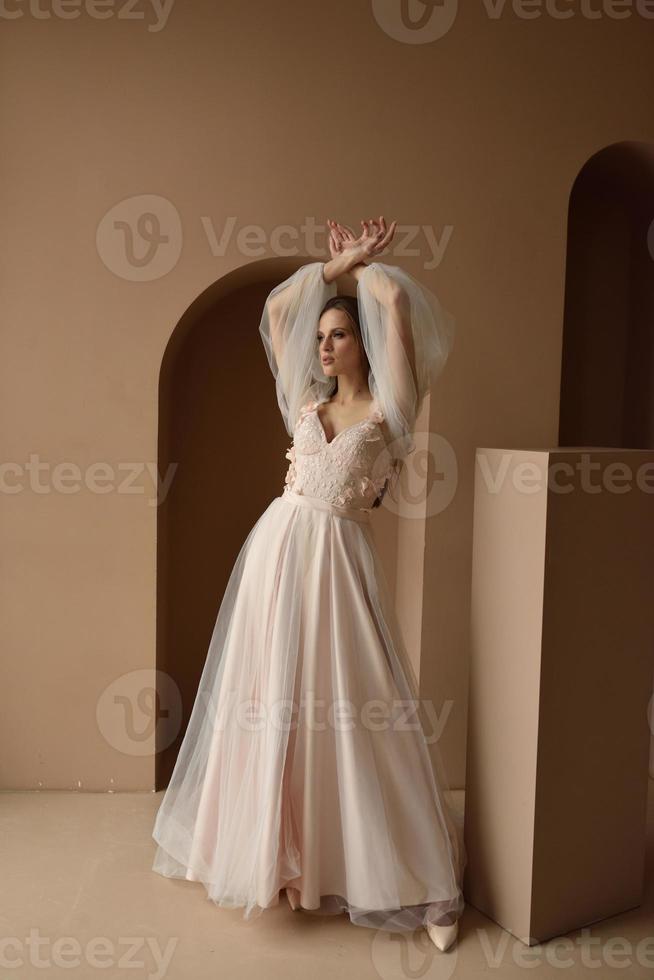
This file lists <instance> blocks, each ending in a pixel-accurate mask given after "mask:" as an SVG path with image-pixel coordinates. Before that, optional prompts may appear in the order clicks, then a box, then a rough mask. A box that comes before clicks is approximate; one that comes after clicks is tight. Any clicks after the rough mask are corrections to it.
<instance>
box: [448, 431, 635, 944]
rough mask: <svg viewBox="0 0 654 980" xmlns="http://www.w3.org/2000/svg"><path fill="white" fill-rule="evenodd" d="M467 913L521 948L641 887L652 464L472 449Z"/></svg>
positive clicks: (573, 452) (608, 455)
mask: <svg viewBox="0 0 654 980" xmlns="http://www.w3.org/2000/svg"><path fill="white" fill-rule="evenodd" d="M471 610H472V613H471V664H470V701H469V715H468V718H469V728H468V760H467V773H466V801H465V842H466V849H467V855H468V865H467V868H466V876H465V880H464V890H465V895H466V900H467V901H468V902H469V903H470V904H471V905H473V906H475V907H476V908H478V909H479V910H481V911H482V912H484V913H485V914H486V915H488V916H490V917H491V918H492V919H493V920H495V921H496V922H497V923H499V924H500V925H501V926H502V927H503V928H504V929H506V930H508V931H509V932H511V933H512V934H513V935H515V936H516V937H518V938H519V939H521V940H522V941H523V942H525V943H527V944H529V945H532V944H534V943H536V942H544V941H545V940H547V939H550V938H552V937H554V936H559V935H562V934H564V933H566V932H569V931H571V930H574V929H577V928H580V927H582V926H584V925H588V924H590V923H592V922H597V921H599V920H601V919H604V918H606V917H607V916H611V915H615V914H617V913H620V912H623V911H626V910H628V909H632V908H634V907H636V906H638V905H639V904H640V902H641V897H642V893H643V879H644V857H645V827H646V797H647V780H648V756H649V747H650V731H649V727H648V718H647V709H648V702H649V699H650V697H651V693H652V670H653V668H654V452H651V451H640V450H626V449H604V448H595V447H588V448H585V447H575V448H556V449H550V450H547V449H545V450H538V449H535V450H519V451H515V450H504V449H478V450H477V454H476V472H475V500H474V532H473V569H472V607H471Z"/></svg>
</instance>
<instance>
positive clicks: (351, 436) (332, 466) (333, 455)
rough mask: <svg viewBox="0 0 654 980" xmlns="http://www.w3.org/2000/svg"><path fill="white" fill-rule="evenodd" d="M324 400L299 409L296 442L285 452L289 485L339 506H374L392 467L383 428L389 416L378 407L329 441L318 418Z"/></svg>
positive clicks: (288, 487) (297, 491) (295, 490)
mask: <svg viewBox="0 0 654 980" xmlns="http://www.w3.org/2000/svg"><path fill="white" fill-rule="evenodd" d="M324 400H326V399H323V401H324ZM320 404H321V400H320V399H318V400H317V401H311V402H308V403H306V404H305V405H303V406H302V408H301V409H300V414H299V417H298V422H297V425H296V426H295V430H294V433H293V444H292V445H291V446H290V447H289V449H288V450H287V452H286V458H287V459H288V460H290V465H289V467H288V470H287V473H286V479H285V488H286V489H289V490H292V491H294V492H295V493H300V494H306V495H307V496H310V497H319V498H321V499H322V500H327V501H329V502H330V503H332V504H335V505H336V506H338V507H355V508H357V509H369V508H370V507H372V505H373V503H374V501H375V499H376V498H377V497H378V496H379V494H380V493H381V492H382V490H383V488H384V484H385V483H386V480H387V478H389V477H390V476H391V473H392V470H393V461H392V459H391V456H390V453H389V451H388V447H387V445H386V441H385V439H384V435H383V432H382V428H381V423H382V422H383V420H384V416H383V414H382V412H381V411H379V409H378V408H376V407H374V408H373V410H372V411H371V412H370V413H369V415H368V416H367V417H366V418H365V419H362V420H361V421H359V422H355V423H354V425H350V426H348V427H347V428H346V429H342V430H341V432H339V433H337V435H335V436H334V438H333V439H332V440H331V442H328V441H327V436H326V435H325V430H324V428H323V425H322V422H321V420H320V418H319V416H318V406H319V405H320ZM374 405H375V402H373V406H374Z"/></svg>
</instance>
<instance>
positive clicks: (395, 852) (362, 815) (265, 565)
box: [152, 491, 466, 932]
mask: <svg viewBox="0 0 654 980" xmlns="http://www.w3.org/2000/svg"><path fill="white" fill-rule="evenodd" d="M417 709H418V692H417V685H416V679H415V675H414V673H413V670H412V667H411V664H410V661H409V658H408V655H407V653H406V650H405V648H404V646H403V642H402V638H401V634H400V629H399V625H398V622H397V620H396V618H395V613H394V609H393V603H392V599H391V595H390V591H389V588H388V585H387V582H386V580H385V578H384V573H383V569H382V567H381V564H380V560H379V557H378V553H377V551H376V548H375V544H374V538H373V536H372V530H371V525H370V521H369V515H368V513H367V512H362V511H355V510H352V509H347V510H346V509H343V508H339V507H336V506H334V505H332V504H330V503H328V502H326V501H323V500H320V499H317V498H311V497H305V496H303V495H298V494H295V493H292V492H290V491H285V492H284V493H283V494H282V495H281V496H280V497H276V498H275V499H274V500H273V501H272V502H271V504H270V505H269V507H268V508H267V509H266V510H265V512H264V513H263V514H262V515H261V517H260V518H259V519H258V521H257V522H256V524H255V525H254V527H253V528H252V530H251V531H250V533H249V534H248V536H247V538H246V540H245V542H244V544H243V546H242V548H241V551H240V553H239V555H238V557H237V560H236V562H235V565H234V568H233V570H232V573H231V576H230V579H229V582H228V585H227V588H226V591H225V594H224V596H223V600H222V603H221V606H220V609H219V612H218V616H217V619H216V624H215V627H214V631H213V634H212V637H211V642H210V646H209V651H208V654H207V659H206V662H205V666H204V669H203V673H202V676H201V679H200V685H199V689H198V693H197V696H196V700H195V703H194V706H193V711H192V714H191V717H190V721H189V724H188V727H187V730H186V733H185V736H184V739H183V742H182V746H181V749H180V751H179V754H178V757H177V761H176V765H175V768H174V771H173V774H172V777H171V780H170V783H169V785H168V788H167V790H166V792H165V794H164V797H163V800H162V803H161V806H160V808H159V810H158V813H157V817H156V821H155V824H154V828H153V834H152V836H153V837H154V839H155V841H156V842H157V845H158V846H157V850H156V855H155V860H154V864H153V870H154V871H156V872H158V873H159V874H162V875H165V876H166V877H179V878H185V879H188V880H190V881H200V882H202V883H203V885H204V886H205V888H206V891H207V894H208V897H209V898H210V899H211V900H212V901H213V902H215V903H216V904H217V905H219V906H223V907H226V908H243V909H244V914H243V917H244V918H246V919H251V918H253V917H256V916H258V915H260V914H261V913H262V912H263V910H264V909H266V908H268V907H270V906H272V905H276V904H277V903H278V901H279V893H280V890H281V889H283V888H286V887H288V888H290V889H295V890H296V894H297V895H298V898H299V901H300V904H301V905H302V907H303V909H305V910H307V911H310V912H315V913H318V914H334V913H338V912H344V913H346V914H347V915H349V918H350V920H351V921H352V922H353V923H355V924H356V925H362V926H370V927H372V928H380V929H387V930H390V931H395V932H404V931H409V930H413V929H416V928H419V927H421V926H424V925H426V924H427V923H428V922H441V923H446V922H451V921H454V920H455V919H456V918H458V917H459V915H460V914H461V912H462V910H463V907H464V900H463V895H462V890H461V881H462V875H463V869H464V866H465V862H466V855H465V848H464V844H463V835H462V821H461V818H460V817H459V815H458V814H457V813H456V811H455V810H454V808H453V807H452V805H451V802H450V801H449V800H448V798H447V789H448V787H447V784H446V776H445V772H444V770H443V768H442V762H441V761H440V754H439V751H438V747H437V746H435V747H434V748H433V749H432V754H433V755H434V756H435V758H436V760H438V761H437V763H436V765H434V762H433V759H432V758H431V757H430V750H429V747H428V744H427V741H426V738H425V728H424V726H423V725H422V724H421V722H420V719H419V715H418V710H417Z"/></svg>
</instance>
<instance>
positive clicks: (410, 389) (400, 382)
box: [332, 216, 454, 455]
mask: <svg viewBox="0 0 654 980" xmlns="http://www.w3.org/2000/svg"><path fill="white" fill-rule="evenodd" d="M362 225H363V226H364V232H363V234H362V235H361V236H360V237H359V238H356V236H355V235H354V233H353V232H352V230H351V229H349V228H347V226H344V225H335V227H334V228H332V234H333V235H335V237H336V240H337V242H338V243H339V245H340V247H341V248H342V249H343V250H345V251H349V252H350V254H355V255H357V257H358V261H357V263H356V264H354V265H353V266H352V268H351V270H350V272H351V274H352V275H353V276H354V278H355V279H356V282H357V299H358V301H359V312H360V315H361V331H362V335H363V340H364V344H365V346H366V351H367V353H368V359H369V361H370V366H371V370H372V375H373V378H374V382H375V386H376V389H377V390H376V395H377V397H378V399H379V401H380V403H381V407H382V410H383V412H384V415H385V417H386V420H387V422H388V424H389V428H390V429H391V432H392V434H393V435H394V437H395V438H396V440H397V442H396V449H397V454H398V455H403V454H404V453H405V452H406V451H409V450H410V448H411V447H412V439H411V432H412V430H413V428H414V425H415V421H416V417H417V415H418V412H419V411H420V406H421V404H422V400H423V398H424V396H425V394H426V393H427V391H428V389H429V387H430V384H431V382H432V381H433V380H434V379H435V378H436V376H437V375H438V374H439V373H440V371H441V370H442V368H443V366H444V364H445V362H446V360H447V357H448V355H449V352H450V350H451V348H452V346H453V341H454V319H453V317H452V316H451V315H450V314H449V313H448V312H447V310H445V309H444V308H443V307H442V306H441V304H440V303H439V301H438V299H437V298H436V296H434V294H433V293H431V292H430V291H429V289H427V288H426V287H425V286H423V285H422V284H421V283H419V282H417V280H415V279H413V277H412V276H410V275H409V274H408V273H407V272H404V270H402V269H400V268H399V267H398V266H392V265H386V264H384V263H382V262H378V261H373V262H368V261H367V258H369V255H366V254H365V253H366V250H368V252H370V253H372V254H375V252H377V251H379V250H380V249H383V248H384V247H385V245H386V244H388V242H389V241H390V238H391V237H392V232H393V230H394V228H395V222H393V225H392V226H391V229H390V230H389V231H386V225H385V222H384V219H383V216H382V217H380V219H379V221H376V220H371V221H369V222H365V221H364V222H362Z"/></svg>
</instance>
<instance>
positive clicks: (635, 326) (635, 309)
mask: <svg viewBox="0 0 654 980" xmlns="http://www.w3.org/2000/svg"><path fill="white" fill-rule="evenodd" d="M559 445H561V446H608V447H620V448H625V449H653V448H654V144H650V143H642V142H622V143H615V144H613V145H611V146H608V147H606V148H605V149H603V150H600V151H599V152H598V153H595V154H594V155H593V156H592V157H591V158H590V160H588V162H587V163H586V164H585V165H584V167H583V168H582V169H581V171H580V172H579V175H578V176H577V179H576V180H575V183H574V186H573V188H572V192H571V195H570V204H569V210H568V245H567V263H566V282H565V311H564V324H563V352H562V364H561V403H560V416H559ZM652 697H653V699H654V695H652ZM652 718H654V715H652ZM651 725H652V720H651V719H650V726H651ZM649 768H650V775H651V776H652V777H654V732H653V733H652V737H651V742H650V765H649Z"/></svg>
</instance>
